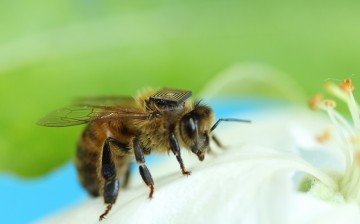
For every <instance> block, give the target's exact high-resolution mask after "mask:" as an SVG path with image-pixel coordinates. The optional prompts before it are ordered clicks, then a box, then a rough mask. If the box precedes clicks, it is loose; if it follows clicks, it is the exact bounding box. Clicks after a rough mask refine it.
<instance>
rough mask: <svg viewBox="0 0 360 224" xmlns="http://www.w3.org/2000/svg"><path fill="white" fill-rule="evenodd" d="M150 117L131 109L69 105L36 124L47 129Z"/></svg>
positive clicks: (147, 114) (149, 114) (148, 114)
mask: <svg viewBox="0 0 360 224" xmlns="http://www.w3.org/2000/svg"><path fill="white" fill-rule="evenodd" d="M151 115H152V114H151V113H144V112H139V111H138V110H137V109H135V108H131V107H120V106H95V105H71V106H68V107H64V108H61V109H58V110H56V111H53V112H51V113H49V114H48V115H46V116H45V117H43V118H42V119H40V120H39V121H38V122H37V123H38V124H39V125H42V126H47V127H66V126H74V125H80V124H86V123H89V122H93V121H107V120H113V119H140V120H145V119H149V118H150V117H151Z"/></svg>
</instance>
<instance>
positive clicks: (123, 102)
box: [74, 96, 135, 107]
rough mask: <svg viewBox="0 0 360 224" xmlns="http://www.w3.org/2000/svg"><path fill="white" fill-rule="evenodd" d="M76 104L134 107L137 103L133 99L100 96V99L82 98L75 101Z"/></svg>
mask: <svg viewBox="0 0 360 224" xmlns="http://www.w3.org/2000/svg"><path fill="white" fill-rule="evenodd" d="M74 104H76V105H89V106H121V107H134V104H135V101H134V98H133V97H126V96H98V97H81V98H78V99H75V101H74Z"/></svg>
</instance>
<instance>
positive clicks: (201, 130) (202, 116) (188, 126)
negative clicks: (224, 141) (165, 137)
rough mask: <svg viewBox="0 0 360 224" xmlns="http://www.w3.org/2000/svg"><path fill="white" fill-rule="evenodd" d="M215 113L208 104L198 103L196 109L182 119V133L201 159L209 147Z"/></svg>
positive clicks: (189, 146)
mask: <svg viewBox="0 0 360 224" xmlns="http://www.w3.org/2000/svg"><path fill="white" fill-rule="evenodd" d="M213 120H214V114H213V112H212V111H211V109H210V108H209V107H207V106H203V105H198V104H196V105H195V107H194V109H193V110H192V111H190V112H189V113H187V114H185V115H184V116H183V117H182V118H181V121H180V134H181V138H182V140H183V142H184V143H185V145H186V146H187V148H189V149H191V151H192V152H193V153H194V154H196V155H197V156H198V158H199V160H200V161H203V160H204V158H205V153H206V151H207V150H208V149H209V142H210V141H209V140H210V136H209V135H210V132H211V130H210V129H211V124H212V123H213Z"/></svg>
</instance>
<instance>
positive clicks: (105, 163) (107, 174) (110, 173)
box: [99, 138, 119, 221]
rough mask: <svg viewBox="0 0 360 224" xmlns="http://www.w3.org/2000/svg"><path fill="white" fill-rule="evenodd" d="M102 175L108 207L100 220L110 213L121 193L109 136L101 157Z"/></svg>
mask: <svg viewBox="0 0 360 224" xmlns="http://www.w3.org/2000/svg"><path fill="white" fill-rule="evenodd" d="M101 176H102V177H103V178H104V179H105V182H104V188H103V189H104V192H103V193H104V194H103V196H104V202H105V204H107V207H106V210H105V212H104V213H103V214H102V215H100V217H99V220H100V221H101V220H103V219H104V218H105V216H106V215H107V214H108V213H109V211H110V210H111V208H112V206H113V204H114V203H115V201H116V198H117V195H118V193H119V180H118V178H117V176H116V170H115V165H114V162H113V159H112V156H111V150H110V140H109V138H108V139H106V141H105V143H104V147H103V152H102V159H101Z"/></svg>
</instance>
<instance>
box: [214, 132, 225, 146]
mask: <svg viewBox="0 0 360 224" xmlns="http://www.w3.org/2000/svg"><path fill="white" fill-rule="evenodd" d="M211 138H212V140H214V142H215V144H216V145H217V146H218V147H219V148H221V149H226V147H225V146H223V144H221V142H220V141H219V139H218V138H217V137H216V136H215V135H214V134H212V135H211Z"/></svg>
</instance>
